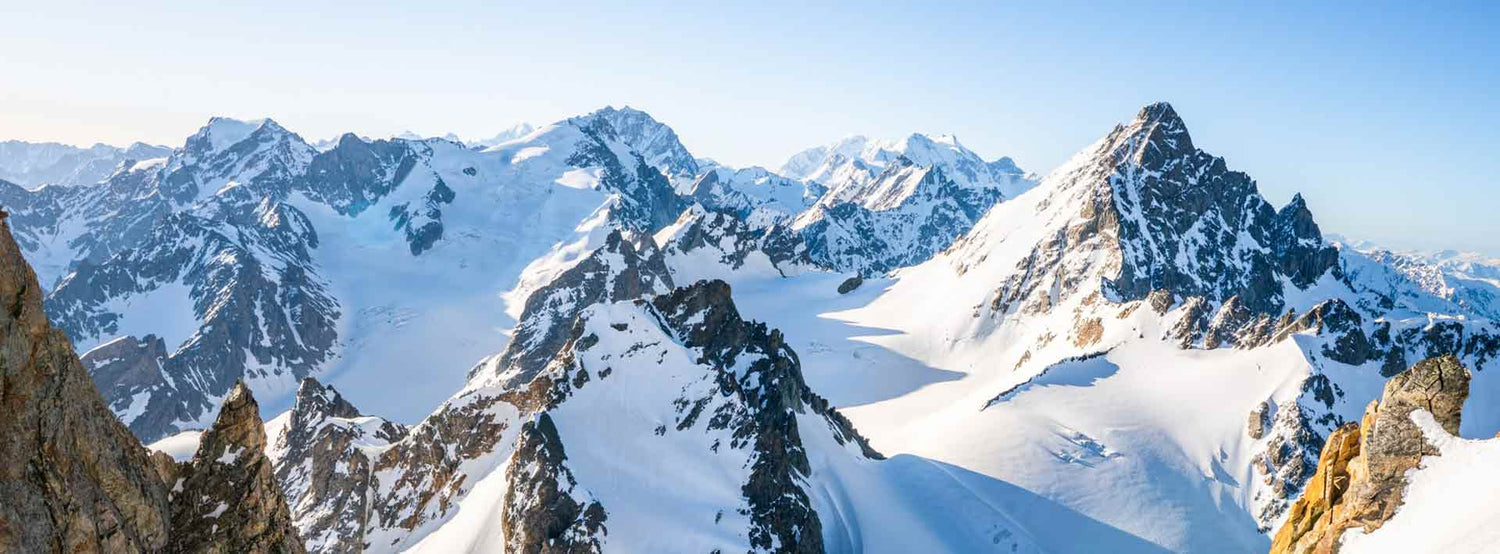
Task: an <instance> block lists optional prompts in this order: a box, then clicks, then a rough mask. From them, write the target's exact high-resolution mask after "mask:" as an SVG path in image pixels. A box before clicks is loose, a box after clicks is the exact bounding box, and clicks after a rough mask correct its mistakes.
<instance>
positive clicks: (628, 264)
mask: <svg viewBox="0 0 1500 554" xmlns="http://www.w3.org/2000/svg"><path fill="white" fill-rule="evenodd" d="M671 288H672V276H671V273H670V272H669V271H668V270H667V266H666V263H665V261H664V260H663V258H662V253H661V250H659V249H658V248H656V247H655V246H654V245H651V244H649V243H648V244H642V245H641V246H640V247H637V246H636V245H633V244H631V243H630V241H627V240H625V237H624V235H623V234H622V233H621V232H620V231H612V232H611V233H610V234H609V236H608V237H606V238H605V240H604V246H603V247H601V248H600V249H598V250H596V251H594V253H592V254H590V255H589V256H588V257H587V258H584V259H583V260H582V261H580V262H578V263H577V264H575V265H574V266H573V267H571V268H568V270H567V271H564V272H563V273H562V274H560V275H558V276H557V278H555V279H553V281H552V282H551V283H548V284H547V286H545V287H543V288H541V289H538V290H537V291H536V292H533V293H531V296H530V297H527V298H526V308H525V310H524V311H522V312H521V320H520V321H521V322H520V323H519V324H518V325H516V330H515V334H514V336H513V337H512V338H511V346H510V347H508V348H506V349H505V352H504V353H503V354H501V356H500V358H499V360H498V366H497V367H500V368H505V369H506V370H507V371H515V373H513V374H511V375H508V377H507V382H508V383H511V384H512V385H520V384H524V383H526V382H528V381H530V380H531V378H532V377H533V376H535V375H536V374H537V373H538V372H540V371H541V369H542V367H543V366H545V365H546V364H547V362H549V361H551V360H552V358H553V357H555V356H557V354H558V352H559V351H560V350H561V349H562V348H563V346H564V345H565V344H566V343H567V342H568V340H569V339H570V338H572V337H570V335H571V333H572V332H573V326H572V325H571V322H572V321H573V320H574V319H575V318H577V317H578V313H579V312H582V311H583V309H584V308H587V307H589V306H591V305H593V304H596V303H599V302H614V301H620V300H631V299H636V298H641V297H644V296H647V295H653V294H660V293H663V292H666V291H668V290H671ZM476 370H477V368H476Z"/></svg>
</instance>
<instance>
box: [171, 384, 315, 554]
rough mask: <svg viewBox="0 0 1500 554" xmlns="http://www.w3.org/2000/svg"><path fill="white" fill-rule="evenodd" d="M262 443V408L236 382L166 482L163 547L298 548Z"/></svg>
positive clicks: (211, 550) (194, 549)
mask: <svg viewBox="0 0 1500 554" xmlns="http://www.w3.org/2000/svg"><path fill="white" fill-rule="evenodd" d="M265 447H266V431H265V427H264V426H263V425H262V424H261V419H260V406H259V405H257V404H256V402H255V398H254V397H252V396H251V394H250V389H249V388H248V387H246V386H245V385H244V384H243V383H238V384H236V385H235V386H234V388H233V389H231V390H230V392H229V396H228V397H226V398H225V399H224V405H223V406H222V407H221V408H220V409H219V417H218V419H217V420H216V421H215V422H214V425H213V427H210V428H209V429H208V431H206V432H204V433H203V437H202V442H201V443H200V444H199V445H198V452H197V453H196V454H194V455H193V460H192V461H191V462H189V463H188V464H185V465H184V466H182V468H181V471H180V472H179V473H178V477H177V479H178V481H177V483H176V484H174V485H173V487H172V490H173V492H172V534H171V539H170V541H169V542H168V545H167V549H166V550H167V551H169V552H184V553H186V552H203V553H226V554H227V553H232V552H266V553H301V552H303V551H304V550H303V547H302V541H301V539H300V538H299V537H298V536H297V530H296V528H295V527H293V526H292V518H291V512H290V510H288V509H287V504H286V499H285V498H284V497H283V496H282V494H281V489H280V488H279V487H278V486H277V484H276V479H275V475H274V473H273V469H272V467H271V460H270V459H269V458H267V457H266V454H265Z"/></svg>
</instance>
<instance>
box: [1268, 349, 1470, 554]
mask: <svg viewBox="0 0 1500 554" xmlns="http://www.w3.org/2000/svg"><path fill="white" fill-rule="evenodd" d="M1469 379H1470V374H1469V370H1468V369H1466V368H1464V367H1463V366H1462V365H1461V364H1460V363H1459V361H1458V359H1457V358H1455V357H1453V356H1445V357H1442V358H1430V359H1427V360H1423V361H1422V362H1419V363H1418V364H1417V365H1415V366H1412V368H1411V369H1409V370H1407V371H1405V372H1403V373H1401V374H1399V375H1396V376H1395V377H1393V378H1392V379H1391V380H1390V381H1389V382H1387V383H1386V386H1385V393H1384V394H1383V395H1382V397H1381V399H1380V400H1379V401H1378V402H1371V403H1370V405H1369V407H1367V408H1366V409H1365V415H1364V417H1363V418H1362V420H1361V421H1360V422H1359V423H1357V424H1356V423H1352V422H1351V423H1348V424H1345V425H1344V426H1343V427H1340V428H1338V429H1337V430H1336V431H1334V432H1333V434H1332V435H1330V436H1329V437H1328V441H1327V443H1326V445H1325V446H1324V448H1323V454H1322V455H1321V456H1320V457H1319V459H1318V469H1317V472H1316V473H1315V474H1314V475H1313V477H1312V480H1310V481H1309V482H1308V484H1307V488H1306V489H1305V490H1304V491H1303V495H1302V498H1301V499H1299V500H1297V502H1296V503H1295V504H1293V505H1292V508H1291V511H1290V512H1289V513H1288V516H1287V520H1286V523H1284V524H1283V525H1282V527H1281V530H1280V531H1278V532H1277V533H1276V538H1275V540H1274V541H1273V542H1272V544H1271V552H1272V553H1273V554H1281V553H1296V554H1302V553H1314V554H1322V553H1333V552H1337V551H1338V549H1339V540H1340V538H1341V537H1342V536H1343V534H1344V531H1346V530H1349V529H1352V528H1356V527H1358V528H1361V529H1363V530H1364V531H1365V532H1370V531H1373V530H1375V529H1378V528H1379V527H1380V526H1381V525H1382V524H1384V523H1385V522H1386V521H1387V520H1389V519H1391V517H1392V516H1394V515H1395V513H1396V509H1397V508H1400V507H1401V503H1402V496H1403V495H1404V494H1405V490H1406V485H1407V482H1406V473H1407V471H1408V470H1411V469H1414V468H1416V467H1418V466H1419V465H1420V464H1421V462H1422V457H1423V456H1433V455H1437V454H1438V453H1439V452H1438V450H1437V449H1436V448H1435V447H1434V446H1433V445H1431V444H1430V443H1429V442H1428V441H1427V440H1426V439H1425V438H1424V437H1423V436H1422V431H1421V429H1420V428H1419V427H1418V426H1417V424H1416V423H1415V422H1413V421H1412V418H1411V414H1412V412H1414V411H1416V410H1426V411H1428V412H1430V413H1431V414H1432V415H1433V417H1434V419H1436V421H1437V422H1438V424H1440V425H1442V427H1443V429H1444V430H1446V431H1448V432H1449V433H1451V434H1454V435H1456V434H1458V427H1459V422H1460V415H1461V412H1462V410H1463V404H1464V400H1466V399H1467V398H1468V397H1469Z"/></svg>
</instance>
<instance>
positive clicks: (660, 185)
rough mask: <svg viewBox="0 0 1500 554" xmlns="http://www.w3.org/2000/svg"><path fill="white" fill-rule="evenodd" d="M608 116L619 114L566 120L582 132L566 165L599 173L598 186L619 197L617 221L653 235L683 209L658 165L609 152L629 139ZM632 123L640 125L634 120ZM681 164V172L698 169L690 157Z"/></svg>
mask: <svg viewBox="0 0 1500 554" xmlns="http://www.w3.org/2000/svg"><path fill="white" fill-rule="evenodd" d="M636 113H639V112H636ZM611 115H619V112H618V111H600V112H595V113H594V114H591V115H589V116H585V117H581V118H574V119H572V120H569V121H570V122H571V123H573V124H574V125H576V126H578V129H579V130H581V131H583V135H584V140H583V141H581V142H579V143H578V145H577V147H576V148H577V150H576V151H575V152H574V153H573V154H572V155H571V156H569V157H568V159H567V163H568V164H570V165H573V166H575V167H580V168H598V169H599V170H600V173H599V183H600V186H601V187H602V188H603V189H604V190H607V191H613V192H617V193H619V194H620V197H619V204H618V205H617V206H616V208H617V209H616V211H615V212H614V213H613V214H612V216H613V217H614V218H616V221H617V222H619V223H620V224H621V225H623V226H624V227H625V228H627V229H633V230H637V231H642V232H646V233H652V232H655V231H657V230H658V229H661V228H662V227H666V226H667V224H669V223H671V222H672V220H673V219H675V218H676V217H677V214H680V213H682V210H683V208H685V207H686V206H685V205H684V203H683V200H682V198H680V197H679V196H677V191H676V190H675V189H674V188H673V187H672V183H671V182H670V181H669V180H668V179H667V176H666V175H663V174H662V172H661V171H660V170H658V169H657V166H653V165H651V164H649V163H647V161H646V158H645V157H644V156H643V155H642V154H640V153H636V154H634V157H635V159H634V160H621V159H619V157H618V156H616V155H615V154H614V152H613V151H612V150H610V147H609V143H610V142H612V141H615V142H619V141H626V140H628V139H630V138H632V137H630V136H629V135H622V134H621V132H620V130H618V129H616V128H615V124H616V123H619V120H618V118H615V117H610V116H611ZM646 119H650V118H649V117H648V118H646ZM631 121H632V122H633V123H637V124H640V123H641V122H640V121H637V120H634V119H632V120H631ZM653 123H654V121H653ZM657 125H660V124H657ZM673 142H675V135H674V136H673ZM669 155H670V154H669ZM681 163H682V164H684V165H683V169H687V170H690V171H694V172H695V171H696V170H697V163H696V162H693V161H692V157H691V156H688V157H687V161H685V162H681ZM686 164H691V165H686Z"/></svg>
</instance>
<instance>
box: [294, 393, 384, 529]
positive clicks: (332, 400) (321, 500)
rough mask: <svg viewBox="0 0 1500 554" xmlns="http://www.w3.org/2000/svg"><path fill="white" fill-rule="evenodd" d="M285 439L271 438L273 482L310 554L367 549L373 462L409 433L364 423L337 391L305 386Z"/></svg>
mask: <svg viewBox="0 0 1500 554" xmlns="http://www.w3.org/2000/svg"><path fill="white" fill-rule="evenodd" d="M286 417H287V420H286V423H285V425H284V426H283V427H282V428H281V432H279V433H277V434H275V435H274V436H271V437H269V440H270V441H271V443H270V448H269V450H268V454H269V455H270V456H271V459H272V461H273V462H274V465H275V468H276V482H277V483H278V484H279V485H280V486H281V489H282V490H283V491H285V492H286V497H287V504H288V506H289V507H290V508H291V513H292V521H293V523H294V524H295V525H296V527H297V530H298V532H299V534H300V535H301V537H302V542H303V544H305V545H306V546H307V549H308V551H309V552H315V553H353V552H361V551H363V550H364V548H365V540H364V531H365V529H366V528H367V523H368V520H369V515H370V504H371V501H370V496H369V495H368V494H367V492H368V491H369V490H370V488H371V486H372V484H373V481H374V477H373V467H374V459H375V457H377V456H378V455H379V453H380V452H382V451H383V450H384V448H385V447H386V446H388V445H389V444H391V443H393V442H396V441H398V440H400V439H401V438H403V437H405V436H406V427H404V426H402V425H400V424H397V423H393V422H390V421H386V420H384V419H381V418H378V417H371V416H365V415H362V414H360V412H359V410H358V409H356V408H355V407H354V405H353V404H350V403H349V401H347V400H345V399H344V397H343V395H341V394H339V392H338V391H337V390H334V388H333V387H332V386H325V385H323V384H321V383H319V382H318V381H317V380H315V379H312V378H310V377H309V378H307V379H303V380H302V384H301V386H299V387H298V389H297V401H296V404H294V405H293V406H292V410H291V412H290V413H289V414H288V415H287V416H286Z"/></svg>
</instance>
